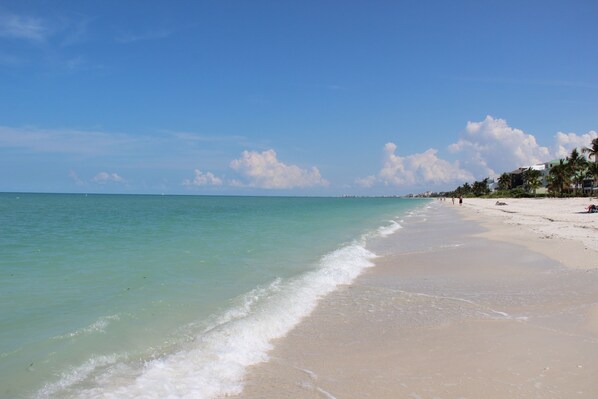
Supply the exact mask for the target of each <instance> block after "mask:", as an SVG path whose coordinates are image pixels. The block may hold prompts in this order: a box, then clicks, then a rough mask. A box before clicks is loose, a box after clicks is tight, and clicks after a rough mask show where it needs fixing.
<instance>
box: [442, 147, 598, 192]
mask: <svg viewBox="0 0 598 399" xmlns="http://www.w3.org/2000/svg"><path fill="white" fill-rule="evenodd" d="M585 154H587V155H588V158H589V159H586V158H585V156H584V155H585ZM592 158H593V162H591V160H592ZM547 165H548V173H542V171H540V170H535V169H532V168H531V167H530V168H529V169H526V170H523V169H519V170H518V171H516V172H513V173H507V172H505V173H503V174H501V175H500V177H499V178H498V179H497V180H496V183H497V185H496V190H495V191H491V190H490V187H489V184H490V183H491V181H490V179H489V178H485V179H483V180H481V181H475V182H473V183H472V184H470V183H464V184H463V185H461V186H459V187H457V188H456V189H455V190H453V191H449V192H446V193H439V194H438V195H442V196H448V197H459V196H463V197H486V198H505V197H510V198H522V197H545V196H554V197H572V196H583V195H586V194H587V193H588V192H587V191H584V181H586V183H587V179H592V182H593V184H592V186H593V187H598V138H596V139H594V140H592V144H591V146H590V147H585V148H582V149H581V152H580V151H579V150H577V149H574V150H573V151H571V154H570V155H569V156H568V157H566V158H565V159H560V160H559V161H558V163H556V164H554V163H552V164H547ZM543 186H545V187H546V188H547V191H548V192H547V193H541V194H538V193H537V190H538V189H539V188H540V187H543ZM589 192H590V193H592V191H591V190H590V191H589Z"/></svg>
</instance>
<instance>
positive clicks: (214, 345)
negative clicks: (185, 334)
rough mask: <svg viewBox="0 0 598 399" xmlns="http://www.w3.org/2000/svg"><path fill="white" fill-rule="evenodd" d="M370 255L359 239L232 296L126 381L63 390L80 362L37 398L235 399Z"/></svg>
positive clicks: (74, 379)
mask: <svg viewBox="0 0 598 399" xmlns="http://www.w3.org/2000/svg"><path fill="white" fill-rule="evenodd" d="M395 223H396V222H395ZM397 226H399V227H397ZM398 228H400V225H398V223H396V225H395V224H392V225H391V226H387V227H386V229H385V230H384V232H385V233H388V232H389V231H390V230H393V231H396V230H397V229H398ZM380 233H381V234H382V232H380ZM388 234H390V233H388ZM375 257H376V255H375V254H374V253H372V252H370V251H368V250H367V249H366V248H365V237H364V238H362V239H361V240H359V241H356V242H353V243H351V244H349V245H345V246H343V247H341V248H339V249H337V250H335V251H333V252H331V253H329V254H327V255H325V256H324V257H322V258H321V259H320V261H319V264H318V265H317V268H316V269H314V270H312V271H310V272H306V273H304V274H302V275H300V276H297V277H295V278H291V279H287V280H282V279H276V280H275V281H273V282H272V283H271V284H269V285H268V286H265V287H258V288H256V289H254V290H252V291H250V292H249V293H247V294H246V295H244V296H243V297H241V298H239V300H238V304H237V305H236V306H234V307H232V308H230V309H228V310H227V311H225V312H223V313H222V314H221V315H219V316H217V317H215V318H213V319H212V320H213V322H212V323H211V325H210V326H208V327H207V328H205V329H203V330H202V331H201V332H198V333H197V335H196V336H195V337H194V339H193V340H192V342H191V343H190V344H189V345H188V346H187V347H185V348H184V349H181V350H179V351H178V352H176V353H171V354H168V355H165V356H162V357H159V358H156V359H153V360H151V361H148V362H146V363H145V364H143V365H141V366H140V369H139V370H137V371H136V372H135V373H133V374H132V375H131V378H130V380H129V381H127V382H123V380H122V378H120V379H112V378H106V377H107V376H104V377H102V376H97V377H96V378H95V381H102V383H101V384H99V385H98V386H95V387H91V388H85V389H76V392H74V391H73V389H71V388H73V387H69V386H70V385H72V384H74V383H80V382H81V379H82V378H83V377H87V376H88V375H89V373H90V372H91V370H92V369H93V368H94V366H95V364H85V365H82V367H81V368H79V369H77V370H75V371H76V372H73V373H70V374H68V375H65V376H63V377H64V378H63V379H62V380H61V381H59V382H57V383H56V384H53V385H52V386H47V387H46V388H45V389H44V390H42V391H41V392H39V395H38V396H39V397H48V394H49V393H51V394H54V393H57V391H59V390H60V389H62V388H63V389H64V391H63V393H67V392H70V393H72V394H73V396H74V397H77V398H90V399H91V398H93V399H97V398H138V397H143V398H148V399H150V398H189V399H191V398H194V399H202V398H213V397H216V396H222V395H232V394H237V393H240V392H241V391H242V388H243V377H244V376H245V373H246V370H247V367H248V366H251V365H254V364H257V363H260V362H264V361H266V360H268V351H270V350H271V349H272V343H271V342H272V341H273V340H274V339H276V338H280V337H283V336H285V335H286V334H287V333H288V332H289V331H290V330H291V329H293V327H295V326H296V325H297V324H298V323H299V322H300V321H301V320H302V319H303V318H304V317H306V316H307V315H309V314H310V313H311V312H312V311H313V310H314V308H315V307H316V305H317V303H318V300H319V299H320V298H322V297H323V296H325V295H326V294H328V293H330V292H332V291H334V290H335V289H336V287H337V286H339V285H341V284H348V283H351V282H352V281H353V280H354V279H355V278H356V277H357V276H358V275H359V274H360V273H361V272H362V271H363V270H364V269H365V268H368V267H371V266H373V263H372V259H373V258H375ZM104 360H108V359H104ZM109 360H113V359H109ZM100 363H104V362H100ZM103 365H104V364H102V366H103ZM121 366H122V365H121ZM114 367H115V368H117V369H118V368H119V367H117V366H114ZM126 368H128V367H126ZM106 373H110V370H108V371H107V372H106ZM127 374H129V373H127ZM115 381H118V382H115ZM89 385H94V383H93V382H90V384H89Z"/></svg>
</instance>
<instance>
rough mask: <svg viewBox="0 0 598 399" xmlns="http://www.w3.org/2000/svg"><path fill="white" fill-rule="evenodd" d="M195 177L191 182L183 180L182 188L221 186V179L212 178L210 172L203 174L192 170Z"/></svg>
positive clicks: (212, 175)
mask: <svg viewBox="0 0 598 399" xmlns="http://www.w3.org/2000/svg"><path fill="white" fill-rule="evenodd" d="M194 173H195V177H194V178H193V180H189V179H185V180H183V186H187V187H192V186H198V187H199V186H221V185H222V179H220V178H219V177H216V176H214V174H213V173H212V172H206V173H203V172H202V171H201V170H199V169H195V170H194Z"/></svg>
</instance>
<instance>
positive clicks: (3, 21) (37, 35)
mask: <svg viewBox="0 0 598 399" xmlns="http://www.w3.org/2000/svg"><path fill="white" fill-rule="evenodd" d="M50 33H51V31H50V29H49V28H48V26H47V25H46V24H45V23H44V21H43V20H42V19H41V18H35V17H27V16H20V15H15V14H3V15H0V37H8V38H14V39H25V40H31V41H34V42H42V41H44V40H45V39H46V37H47V36H48V35H49V34H50Z"/></svg>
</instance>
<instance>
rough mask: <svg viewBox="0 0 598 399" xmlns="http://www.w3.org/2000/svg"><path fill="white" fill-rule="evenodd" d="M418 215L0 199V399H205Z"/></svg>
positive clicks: (353, 205)
mask: <svg viewBox="0 0 598 399" xmlns="http://www.w3.org/2000/svg"><path fill="white" fill-rule="evenodd" d="M427 203H428V201H426V200H412V199H409V200H408V199H398V198H293V197H217V196H149V195H147V196H146V195H85V194H18V193H3V194H0V398H11V399H12V398H15V399H19V398H35V399H41V398H139V397H143V398H166V397H168V398H194V399H197V398H212V397H217V396H220V395H226V394H233V393H237V392H239V391H240V390H241V388H242V381H243V376H244V374H245V371H246V369H247V367H249V366H250V365H252V364H256V363H259V362H262V361H265V360H267V356H268V355H267V353H268V351H269V350H270V349H271V347H272V341H273V340H274V339H276V338H279V337H282V336H284V335H285V334H286V333H287V332H288V331H290V330H291V329H292V328H293V327H294V326H295V325H296V324H297V323H299V321H300V320H301V319H302V318H303V317H305V316H307V315H308V314H309V313H310V312H311V311H312V310H313V309H314V308H315V306H316V305H317V303H318V300H319V299H321V298H322V297H323V296H325V295H326V294H327V293H330V292H332V291H333V290H335V288H336V287H337V286H339V285H341V284H347V283H350V282H351V281H353V279H355V277H357V276H358V275H359V274H360V273H362V272H363V270H365V269H366V268H368V267H371V266H373V263H372V261H373V259H374V258H375V256H376V254H375V253H373V252H372V250H371V249H369V248H371V244H372V243H375V242H376V240H384V238H385V237H386V236H388V235H390V234H393V233H395V232H396V231H398V230H399V229H400V228H401V225H400V220H401V219H402V218H405V217H408V216H409V214H410V213H412V212H415V211H417V210H418V209H422V208H423V207H425V205H426V204H427Z"/></svg>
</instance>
